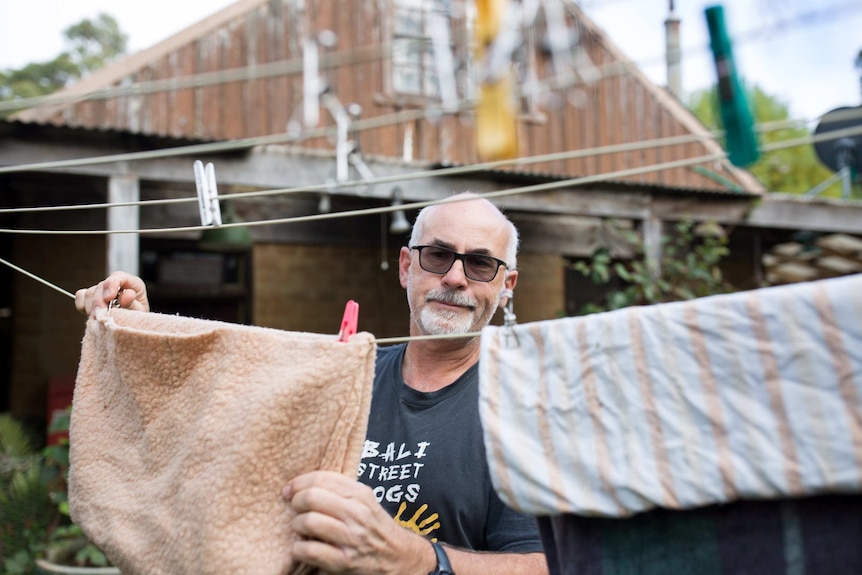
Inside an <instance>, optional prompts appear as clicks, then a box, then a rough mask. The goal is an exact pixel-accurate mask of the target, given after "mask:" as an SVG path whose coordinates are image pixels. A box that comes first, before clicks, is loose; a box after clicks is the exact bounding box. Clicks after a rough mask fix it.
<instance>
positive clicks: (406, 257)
mask: <svg viewBox="0 0 862 575" xmlns="http://www.w3.org/2000/svg"><path fill="white" fill-rule="evenodd" d="M410 261H411V257H410V248H408V247H407V246H404V247H402V248H401V252H400V253H399V254H398V280H399V281H400V282H401V287H403V288H404V289H407V274H408V273H409V272H410Z"/></svg>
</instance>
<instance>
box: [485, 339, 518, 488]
mask: <svg viewBox="0 0 862 575" xmlns="http://www.w3.org/2000/svg"><path fill="white" fill-rule="evenodd" d="M501 335H502V332H501V331H495V332H494V337H489V338H488V339H489V340H490V342H491V343H490V345H489V347H488V355H489V357H490V358H491V361H489V362H487V364H488V365H487V369H488V374H489V376H490V377H489V378H488V382H487V385H486V390H487V393H486V397H487V406H488V411H489V412H490V413H489V415H490V417H486V418H485V419H484V420H483V421H482V424H483V425H486V426H487V427H488V436H490V437H491V451H492V459H493V461H494V474H495V475H496V476H497V479H498V480H499V482H500V485H499V490H498V492H501V493H502V494H505V495H501V498H503V499H505V500H506V501H518V497H517V494H516V493H515V491H514V489H512V481H511V479H510V478H509V469H508V466H507V465H506V459H505V456H504V455H503V444H502V442H501V430H500V425H501V423H502V420H501V414H500V395H501V388H502V384H501V383H500V361H501V360H500V337H501Z"/></svg>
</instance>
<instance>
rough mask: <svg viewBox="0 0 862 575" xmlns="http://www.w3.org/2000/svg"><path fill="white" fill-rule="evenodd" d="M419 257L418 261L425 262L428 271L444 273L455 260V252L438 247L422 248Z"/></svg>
mask: <svg viewBox="0 0 862 575" xmlns="http://www.w3.org/2000/svg"><path fill="white" fill-rule="evenodd" d="M419 259H420V260H421V261H420V262H419V263H422V264H425V267H426V268H428V271H431V272H437V273H446V272H447V271H449V268H450V267H452V262H454V261H455V254H454V253H452V252H450V251H449V250H442V249H440V248H422V251H420V252H419Z"/></svg>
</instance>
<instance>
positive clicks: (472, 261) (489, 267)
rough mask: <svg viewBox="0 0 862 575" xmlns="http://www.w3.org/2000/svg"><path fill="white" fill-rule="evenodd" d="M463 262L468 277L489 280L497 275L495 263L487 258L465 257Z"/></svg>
mask: <svg viewBox="0 0 862 575" xmlns="http://www.w3.org/2000/svg"><path fill="white" fill-rule="evenodd" d="M464 262H465V263H466V264H467V269H468V270H469V272H470V275H472V276H473V277H475V278H476V279H480V280H486V279H487V280H490V279H492V278H493V277H494V275H496V273H497V261H496V260H494V259H493V258H489V257H488V256H476V255H469V254H468V255H466V256H464Z"/></svg>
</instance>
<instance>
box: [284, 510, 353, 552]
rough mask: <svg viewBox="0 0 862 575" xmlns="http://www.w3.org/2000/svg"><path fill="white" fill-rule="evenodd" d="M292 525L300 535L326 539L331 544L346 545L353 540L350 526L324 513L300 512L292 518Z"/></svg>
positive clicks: (321, 539)
mask: <svg viewBox="0 0 862 575" xmlns="http://www.w3.org/2000/svg"><path fill="white" fill-rule="evenodd" d="M290 526H291V528H292V529H293V531H294V532H295V533H297V534H298V535H301V536H303V537H308V538H311V539H318V540H320V541H325V542H326V543H329V544H330V545H337V546H344V545H346V544H348V543H350V542H351V537H350V529H349V527H348V526H347V525H346V524H345V523H344V522H342V521H339V520H338V519H336V518H335V517H332V516H331V515H326V514H324V513H318V512H316V511H310V512H307V513H300V514H298V515H296V516H295V517H294V518H293V520H291V522H290Z"/></svg>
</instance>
